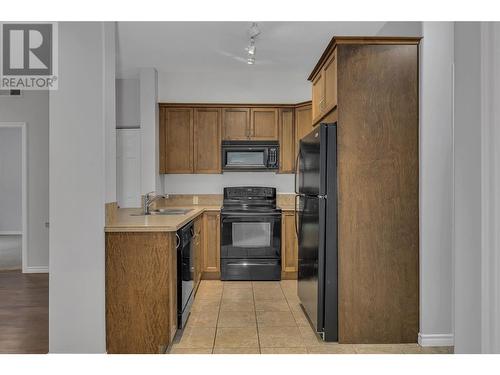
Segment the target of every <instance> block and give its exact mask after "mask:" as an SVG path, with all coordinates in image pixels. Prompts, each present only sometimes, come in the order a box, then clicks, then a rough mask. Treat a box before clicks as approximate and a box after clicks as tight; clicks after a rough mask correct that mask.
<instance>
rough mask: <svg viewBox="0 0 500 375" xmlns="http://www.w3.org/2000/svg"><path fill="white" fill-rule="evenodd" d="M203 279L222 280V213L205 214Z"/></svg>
mask: <svg viewBox="0 0 500 375" xmlns="http://www.w3.org/2000/svg"><path fill="white" fill-rule="evenodd" d="M203 278H204V279H220V212H219V211H217V212H205V213H204V214H203Z"/></svg>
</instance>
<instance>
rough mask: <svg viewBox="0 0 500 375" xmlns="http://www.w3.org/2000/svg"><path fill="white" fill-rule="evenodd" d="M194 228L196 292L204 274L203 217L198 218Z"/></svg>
mask: <svg viewBox="0 0 500 375" xmlns="http://www.w3.org/2000/svg"><path fill="white" fill-rule="evenodd" d="M193 226H194V237H193V242H194V286H195V290H196V289H197V288H198V285H199V283H200V280H201V272H202V270H201V269H202V256H203V249H202V247H201V246H202V244H203V241H202V236H203V231H202V228H203V217H202V216H198V217H197V218H196V219H195V220H194V223H193Z"/></svg>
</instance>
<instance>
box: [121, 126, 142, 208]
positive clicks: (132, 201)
mask: <svg viewBox="0 0 500 375" xmlns="http://www.w3.org/2000/svg"><path fill="white" fill-rule="evenodd" d="M141 168H142V166H141V129H118V130H117V131H116V169H117V180H116V182H117V191H116V198H117V202H118V206H119V207H120V208H131V207H141V195H142V194H141Z"/></svg>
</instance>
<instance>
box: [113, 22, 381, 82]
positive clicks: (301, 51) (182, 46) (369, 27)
mask: <svg viewBox="0 0 500 375" xmlns="http://www.w3.org/2000/svg"><path fill="white" fill-rule="evenodd" d="M384 24H385V23H384V22H259V23H258V25H259V28H260V30H261V34H260V35H259V36H258V38H257V40H256V47H257V53H256V63H255V65H247V64H246V51H245V47H246V46H247V45H248V40H249V37H248V34H247V30H248V29H249V28H250V26H251V22H118V23H117V76H118V77H119V78H129V77H135V76H137V73H138V68H140V67H154V68H156V69H158V70H159V71H160V72H236V73H237V72H242V73H245V74H249V70H252V71H253V72H256V73H257V72H276V71H280V72H294V73H300V74H302V75H303V76H304V77H307V75H308V74H309V73H310V72H311V70H312V68H313V67H314V64H315V63H316V62H317V60H318V58H319V57H320V56H321V53H322V52H323V50H324V49H325V47H326V45H327V44H328V42H329V41H330V39H331V38H332V36H333V35H363V36H369V35H375V34H377V32H379V31H380V29H381V28H382V27H383V26H384Z"/></svg>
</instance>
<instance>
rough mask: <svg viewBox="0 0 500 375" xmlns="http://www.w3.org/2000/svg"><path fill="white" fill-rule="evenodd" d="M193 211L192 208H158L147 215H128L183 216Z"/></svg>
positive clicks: (143, 214)
mask: <svg viewBox="0 0 500 375" xmlns="http://www.w3.org/2000/svg"><path fill="white" fill-rule="evenodd" d="M191 211H193V208H159V209H156V210H150V211H149V212H148V213H147V214H145V213H140V214H130V215H131V216H155V215H185V214H187V213H188V212H191Z"/></svg>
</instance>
